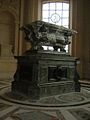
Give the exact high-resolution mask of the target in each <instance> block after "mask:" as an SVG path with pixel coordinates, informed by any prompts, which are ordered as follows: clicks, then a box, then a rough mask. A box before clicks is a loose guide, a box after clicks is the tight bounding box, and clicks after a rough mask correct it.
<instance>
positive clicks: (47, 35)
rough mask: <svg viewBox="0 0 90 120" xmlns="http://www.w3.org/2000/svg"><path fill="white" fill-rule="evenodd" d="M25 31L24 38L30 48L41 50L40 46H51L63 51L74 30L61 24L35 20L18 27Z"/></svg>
mask: <svg viewBox="0 0 90 120" xmlns="http://www.w3.org/2000/svg"><path fill="white" fill-rule="evenodd" d="M20 29H21V30H22V31H24V33H25V39H26V40H27V41H28V42H30V43H31V46H32V48H31V49H32V50H41V49H43V47H42V46H53V48H54V50H58V48H60V51H65V49H64V48H65V46H66V45H68V44H70V38H69V37H70V36H72V35H74V34H75V33H76V31H74V30H71V29H68V28H65V27H63V26H58V25H54V24H51V23H47V22H44V21H35V22H32V23H31V24H27V25H25V26H22V27H21V28H20Z"/></svg>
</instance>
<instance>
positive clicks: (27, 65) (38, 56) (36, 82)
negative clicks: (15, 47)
mask: <svg viewBox="0 0 90 120" xmlns="http://www.w3.org/2000/svg"><path fill="white" fill-rule="evenodd" d="M28 26H29V27H27V25H26V26H24V27H22V28H21V29H22V30H24V32H25V33H26V37H25V38H26V39H27V40H28V41H29V42H31V44H32V48H31V49H30V50H28V51H26V52H25V53H24V54H23V55H22V56H15V58H16V59H17V70H16V72H15V75H14V81H13V82H12V92H13V93H17V94H21V95H24V96H27V97H29V98H30V99H39V98H41V97H47V96H52V95H58V94H63V93H68V92H72V91H80V86H79V82H78V79H79V76H78V73H77V70H76V64H77V58H75V57H71V56H70V55H69V54H68V53H66V52H65V50H64V46H65V45H66V44H68V43H69V41H68V37H69V36H72V34H73V33H74V32H73V31H72V30H70V29H69V30H68V29H66V28H63V29H62V28H60V27H58V26H56V25H55V26H54V25H52V24H49V23H45V22H42V21H41V22H40V21H38V22H37V21H36V22H34V23H32V24H30V25H28ZM41 28H42V29H41ZM64 30H65V31H64ZM53 31H54V32H56V34H55V33H54V32H53ZM57 31H59V33H57ZM66 31H67V33H66ZM36 34H38V35H36ZM49 34H50V35H49ZM51 34H52V35H51ZM53 34H55V35H53ZM60 35H61V37H59V36H60ZM48 36H49V37H48ZM52 36H54V38H53V37H52ZM66 36H67V37H66ZM51 39H52V40H51ZM53 39H55V41H54V42H51V41H53ZM34 40H35V41H34ZM50 40H51V41H50ZM63 40H64V41H63ZM65 40H67V41H68V42H66V41H65ZM57 41H59V42H57ZM60 41H61V42H60ZM62 41H63V42H62ZM34 42H35V43H34ZM52 43H53V44H52ZM43 45H52V46H53V47H54V49H53V51H48V50H44V49H42V48H43ZM58 48H60V49H61V51H60V52H58ZM62 48H63V49H62ZM62 50H63V51H62Z"/></svg>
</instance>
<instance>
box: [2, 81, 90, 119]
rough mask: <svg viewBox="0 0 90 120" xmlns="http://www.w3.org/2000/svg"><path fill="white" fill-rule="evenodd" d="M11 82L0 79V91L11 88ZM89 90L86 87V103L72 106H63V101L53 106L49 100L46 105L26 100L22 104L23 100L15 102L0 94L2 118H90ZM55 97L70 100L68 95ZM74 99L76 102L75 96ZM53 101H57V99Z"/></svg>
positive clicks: (44, 100)
mask: <svg viewBox="0 0 90 120" xmlns="http://www.w3.org/2000/svg"><path fill="white" fill-rule="evenodd" d="M10 83H11V81H10V80H0V91H3V90H5V89H6V88H9V86H10ZM89 91H90V89H89V88H88V89H86V92H87V94H86V93H85V94H84V97H86V100H88V101H87V102H86V103H85V104H78V105H72V106H69V105H68V106H67V105H66V106H62V105H61V104H63V103H59V105H57V106H53V105H52V104H54V103H53V102H49V103H48V104H46V106H43V105H42V106H37V105H36V106H33V105H30V104H27V101H24V104H22V101H21V103H20V102H18V101H16V102H13V100H9V99H4V97H6V96H4V97H2V95H0V120H90V100H89V97H90V95H89ZM79 96H80V95H79V94H78V95H77V97H79ZM55 98H56V99H57V98H58V100H59V99H60V98H62V100H64V101H65V99H66V98H67V100H70V99H68V96H66V98H65V96H57V97H56V96H55ZM55 98H54V99H55ZM64 98H65V99H64ZM81 98H82V99H83V97H80V99H79V101H80V100H82V99H81ZM72 99H73V101H74V102H76V100H75V97H73V98H72ZM49 100H50V99H49ZM49 100H47V99H42V100H41V101H39V102H40V103H43V104H45V103H47V101H49ZM51 100H52V99H51ZM53 101H54V102H55V103H56V101H55V100H53ZM69 102H70V101H69ZM50 103H52V104H50ZM50 105H51V106H50Z"/></svg>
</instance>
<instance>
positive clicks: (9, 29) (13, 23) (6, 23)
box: [0, 8, 19, 56]
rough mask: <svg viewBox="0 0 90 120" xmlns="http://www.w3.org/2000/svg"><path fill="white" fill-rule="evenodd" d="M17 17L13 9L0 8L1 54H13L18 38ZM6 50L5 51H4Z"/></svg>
mask: <svg viewBox="0 0 90 120" xmlns="http://www.w3.org/2000/svg"><path fill="white" fill-rule="evenodd" d="M18 18H19V17H18V15H17V14H16V12H15V11H14V10H12V9H8V10H7V9H6V8H3V9H0V31H1V32H0V52H1V55H2V56H11V55H13V54H15V46H16V39H17V38H18V31H17V29H18V28H19V22H18V21H19V19H18ZM17 27H18V28H17ZM6 51H7V53H5V52H6ZM12 53H13V54H12Z"/></svg>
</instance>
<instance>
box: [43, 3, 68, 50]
mask: <svg viewBox="0 0 90 120" xmlns="http://www.w3.org/2000/svg"><path fill="white" fill-rule="evenodd" d="M42 20H43V21H45V22H49V23H52V24H56V25H60V26H64V27H66V28H69V3H65V2H47V3H43V4H42ZM44 49H50V50H52V47H47V46H46V47H45V46H44ZM65 49H66V52H68V45H66V48H65Z"/></svg>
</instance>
